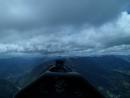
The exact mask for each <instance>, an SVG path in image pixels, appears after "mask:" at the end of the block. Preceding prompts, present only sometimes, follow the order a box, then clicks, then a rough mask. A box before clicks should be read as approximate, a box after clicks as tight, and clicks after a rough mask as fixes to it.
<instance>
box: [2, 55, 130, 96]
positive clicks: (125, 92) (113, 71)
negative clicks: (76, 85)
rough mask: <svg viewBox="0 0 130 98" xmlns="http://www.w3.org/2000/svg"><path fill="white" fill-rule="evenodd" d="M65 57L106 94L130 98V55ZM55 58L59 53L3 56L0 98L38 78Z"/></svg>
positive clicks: (70, 65)
mask: <svg viewBox="0 0 130 98" xmlns="http://www.w3.org/2000/svg"><path fill="white" fill-rule="evenodd" d="M65 59H66V63H65V64H66V65H67V66H69V67H71V69H73V71H76V72H79V73H80V74H81V75H82V76H83V77H85V79H87V80H88V81H89V82H90V83H91V84H92V85H93V86H95V87H96V88H97V89H98V90H99V91H100V92H101V93H102V94H104V95H105V96H106V98H129V96H130V93H129V92H130V56H123V55H103V56H86V57H78V56H77V57H65ZM55 60H56V57H51V58H49V57H46V58H45V57H43V58H41V57H40V58H38V57H36V58H23V57H21V58H4V59H0V66H1V69H0V98H12V97H11V96H14V95H15V94H16V93H17V92H18V91H19V90H20V89H22V88H24V87H26V86H27V85H29V84H30V83H31V82H32V81H35V80H36V79H38V77H39V76H40V75H41V74H42V73H44V72H45V71H47V69H48V66H49V65H50V64H54V62H55ZM12 66H13V67H12ZM1 94H2V95H1Z"/></svg>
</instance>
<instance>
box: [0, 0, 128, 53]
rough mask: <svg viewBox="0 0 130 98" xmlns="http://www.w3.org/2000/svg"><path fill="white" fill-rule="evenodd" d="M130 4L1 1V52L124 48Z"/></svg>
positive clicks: (86, 0) (111, 1)
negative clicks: (129, 6)
mask: <svg viewBox="0 0 130 98" xmlns="http://www.w3.org/2000/svg"><path fill="white" fill-rule="evenodd" d="M129 4H130V0H98V1H97V0H3V1H0V52H11V51H13V52H43V51H47V52H50V51H51V52H56V51H80V50H82V51H83V50H91V49H92V50H94V51H96V50H97V51H105V50H107V49H106V48H108V50H112V49H111V48H112V47H115V46H122V45H126V46H127V45H129V44H130V43H129V41H130V40H129V39H130V33H129V32H130V29H129V28H130V25H129V23H130V15H129V14H128V13H127V12H126V11H127V8H128V5H129ZM121 35H122V36H121ZM113 49H115V48H113ZM121 49H122V50H123V48H121ZM117 50H118V49H117ZM89 52H90V51H89Z"/></svg>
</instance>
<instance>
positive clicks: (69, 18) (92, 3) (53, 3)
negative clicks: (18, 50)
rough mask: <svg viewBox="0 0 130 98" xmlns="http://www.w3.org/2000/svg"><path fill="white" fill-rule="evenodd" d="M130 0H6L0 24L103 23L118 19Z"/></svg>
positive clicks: (38, 25) (28, 26)
mask: <svg viewBox="0 0 130 98" xmlns="http://www.w3.org/2000/svg"><path fill="white" fill-rule="evenodd" d="M128 1H129V0H98V1H97V0H4V1H0V4H1V5H0V6H1V8H0V14H1V16H0V21H1V22H0V27H1V29H2V28H14V29H30V28H31V27H32V28H34V27H40V26H46V25H52V26H55V25H63V24H66V25H68V24H82V23H89V24H92V25H95V24H101V23H104V22H106V21H110V20H112V19H115V18H116V17H117V16H118V15H119V14H120V12H121V11H122V10H124V9H125V8H126V7H127V6H126V5H127V4H128Z"/></svg>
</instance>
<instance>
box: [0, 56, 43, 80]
mask: <svg viewBox="0 0 130 98" xmlns="http://www.w3.org/2000/svg"><path fill="white" fill-rule="evenodd" d="M41 61H42V60H41V59H40V58H26V57H23V58H22V57H18V58H4V59H2V58H1V59H0V78H1V79H16V78H17V77H20V76H21V75H24V74H26V73H28V72H30V71H31V69H32V68H34V67H35V65H37V64H39V63H40V62H41Z"/></svg>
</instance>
